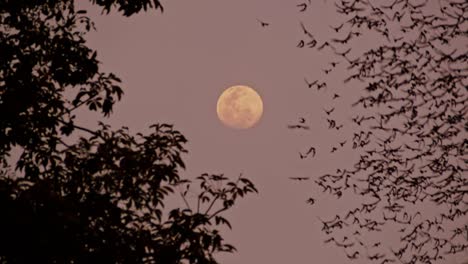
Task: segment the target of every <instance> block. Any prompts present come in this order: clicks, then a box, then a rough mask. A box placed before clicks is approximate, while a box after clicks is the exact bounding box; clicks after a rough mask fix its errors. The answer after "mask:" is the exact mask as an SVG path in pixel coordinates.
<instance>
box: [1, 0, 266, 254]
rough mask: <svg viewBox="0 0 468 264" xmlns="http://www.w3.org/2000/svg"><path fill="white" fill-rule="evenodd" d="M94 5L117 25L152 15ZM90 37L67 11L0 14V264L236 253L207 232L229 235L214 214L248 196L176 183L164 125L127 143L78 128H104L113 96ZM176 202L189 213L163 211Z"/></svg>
mask: <svg viewBox="0 0 468 264" xmlns="http://www.w3.org/2000/svg"><path fill="white" fill-rule="evenodd" d="M92 2H93V3H94V4H97V5H99V6H102V7H103V8H104V11H106V12H110V11H111V9H113V8H116V9H118V11H119V12H122V13H123V14H124V15H125V16H130V15H133V14H135V13H137V12H139V11H140V10H142V9H143V10H147V9H148V8H153V9H158V8H159V9H161V10H162V6H161V5H160V3H159V2H158V1H149V0H139V1H95V0H94V1H92ZM92 28H94V25H93V23H92V21H91V20H90V19H89V17H87V16H86V12H85V11H82V10H75V8H74V1H71V0H62V1H45V0H44V1H17V0H15V1H10V0H7V1H2V2H1V3H0V54H1V55H0V56H1V60H0V113H1V116H2V118H1V119H0V164H1V167H0V208H1V211H2V212H1V217H0V234H1V235H0V262H1V263H217V261H216V260H215V257H214V254H215V253H217V252H223V251H224V252H233V251H234V250H235V248H234V247H233V246H232V245H229V244H226V243H225V242H224V241H223V238H222V237H221V235H220V233H219V230H218V229H217V228H218V226H219V225H227V226H228V227H231V226H230V223H229V221H228V220H227V219H225V218H223V216H222V213H223V212H224V211H225V210H228V209H229V208H231V207H232V206H233V205H234V204H235V202H236V200H237V199H238V198H240V197H243V196H244V195H245V194H248V193H251V192H256V191H257V190H256V189H255V186H254V185H253V184H252V182H250V181H249V180H248V179H246V178H243V177H239V178H238V179H237V180H235V181H230V180H229V179H228V178H226V177H224V176H222V175H209V174H203V175H201V176H199V177H197V178H196V181H197V182H198V183H199V184H196V185H194V184H193V183H192V182H191V181H190V180H187V179H181V178H180V177H179V175H178V171H179V169H180V168H184V163H183V161H182V157H181V155H182V154H183V153H185V152H187V151H186V150H185V148H184V146H183V145H184V143H185V142H186V139H185V138H184V136H183V135H182V134H180V133H179V132H178V131H177V130H174V129H173V127H172V125H167V124H155V125H152V126H150V129H151V132H150V133H148V134H142V133H137V134H135V135H133V134H131V133H130V132H129V130H128V128H125V127H124V128H121V129H117V130H113V129H112V128H111V127H110V126H108V125H106V124H104V123H102V122H100V124H99V127H98V128H96V129H94V128H87V127H83V126H80V125H79V124H78V123H77V121H76V116H75V114H74V113H75V112H76V110H77V109H79V108H84V107H87V108H88V109H89V110H90V111H97V112H100V113H102V115H103V116H104V117H107V116H109V115H110V114H111V113H112V109H113V106H114V104H115V103H116V102H117V101H118V100H120V99H121V97H122V94H123V90H122V88H121V87H120V85H119V83H120V80H119V78H118V77H116V76H115V75H113V74H112V73H104V72H102V71H100V70H99V65H98V64H99V62H98V60H97V54H96V51H93V50H92V49H90V48H88V47H87V46H86V41H85V39H84V36H85V33H86V32H88V31H89V30H91V29H92ZM15 149H16V150H15ZM18 150H19V152H20V154H21V155H20V156H19V158H18V160H13V158H12V157H11V154H12V152H14V151H18ZM197 186H198V187H197ZM195 187H197V188H195ZM176 191H178V193H180V195H181V197H182V199H183V201H184V202H185V204H186V206H187V207H186V208H173V209H165V208H164V201H165V200H166V199H167V198H168V197H169V195H170V194H172V193H175V192H176ZM190 202H192V203H195V204H196V206H193V205H192V206H190ZM192 207H193V208H192Z"/></svg>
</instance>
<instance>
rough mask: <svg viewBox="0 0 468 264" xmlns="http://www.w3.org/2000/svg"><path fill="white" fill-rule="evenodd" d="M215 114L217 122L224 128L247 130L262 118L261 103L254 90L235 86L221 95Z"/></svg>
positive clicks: (243, 86)
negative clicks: (223, 125) (224, 126)
mask: <svg viewBox="0 0 468 264" xmlns="http://www.w3.org/2000/svg"><path fill="white" fill-rule="evenodd" d="M216 112H217V114H218V118H219V120H221V122H222V123H223V124H225V125H226V126H228V127H231V128H236V129H247V128H251V127H253V126H254V125H255V124H256V123H257V122H258V121H259V120H260V118H261V117H262V114H263V101H262V98H261V97H260V95H258V93H257V92H256V91H255V90H254V89H252V88H250V87H248V86H245V85H235V86H232V87H229V88H228V89H226V90H224V92H223V93H222V94H221V96H220V97H219V99H218V103H217V105H216Z"/></svg>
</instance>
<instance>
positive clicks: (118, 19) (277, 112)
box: [79, 0, 455, 264]
mask: <svg viewBox="0 0 468 264" xmlns="http://www.w3.org/2000/svg"><path fill="white" fill-rule="evenodd" d="M80 2H81V1H80ZM314 2H315V1H314ZM331 3H332V2H330V3H328V4H327V3H326V2H325V1H316V3H314V8H313V9H311V10H308V12H304V13H299V12H298V8H297V7H296V4H297V3H296V2H291V1H280V0H258V1H251V0H237V1H219V0H200V1H177V0H175V1H164V2H163V5H164V7H165V12H164V13H163V14H161V13H160V12H159V11H158V12H148V13H144V14H140V15H136V16H134V17H131V18H123V17H122V16H120V15H118V14H115V13H111V14H110V15H107V16H101V15H100V10H98V9H97V8H96V7H92V6H90V5H89V4H84V3H83V4H84V5H83V6H79V7H81V8H86V9H88V11H89V14H90V16H91V17H92V18H93V20H94V21H95V22H96V27H97V32H92V33H90V34H89V35H88V39H89V44H90V46H91V47H93V48H95V49H96V50H97V51H98V58H99V59H100V61H101V62H102V67H103V69H104V70H105V71H111V72H114V73H116V74H117V75H118V76H119V77H121V79H122V80H123V85H124V88H125V90H124V91H125V95H124V97H123V100H122V101H121V102H120V103H118V104H117V105H116V107H115V110H114V114H113V115H112V116H111V118H110V119H109V120H107V122H108V123H110V124H112V125H113V126H114V127H120V126H128V127H129V128H130V129H131V131H133V132H135V133H136V132H138V131H144V130H145V129H147V127H148V126H149V125H150V124H152V123H158V122H167V123H173V124H174V125H175V128H176V129H178V130H180V131H181V132H182V133H183V134H184V135H185V136H186V137H187V138H188V140H189V143H188V144H187V148H188V150H189V154H188V155H187V156H186V157H185V160H186V164H187V170H186V171H184V172H183V173H182V174H183V175H185V176H187V177H196V176H198V175H200V174H201V173H203V172H208V173H224V174H225V175H226V176H228V177H232V178H234V177H237V176H238V175H239V174H240V173H243V175H244V176H246V177H248V178H250V179H251V180H253V182H254V183H255V184H256V186H257V188H258V189H259V194H258V195H252V196H248V197H247V198H245V199H244V200H242V201H240V202H239V203H238V204H237V206H236V207H235V208H234V209H232V210H231V211H230V212H229V213H228V214H227V216H228V219H229V220H231V224H232V225H233V230H232V231H229V230H226V231H225V232H224V235H223V237H224V238H225V239H226V240H227V242H229V243H231V244H234V245H235V246H236V247H237V249H238V252H237V253H235V254H228V255H223V256H221V257H220V261H221V263H226V264H240V263H243V264H249V263H252V264H257V263H271V264H282V263H320V264H322V263H325V264H326V263H330V264H334V263H337V264H340V263H349V262H348V259H347V258H346V256H345V254H344V252H343V250H342V249H341V248H336V247H334V246H332V245H325V244H324V243H323V240H324V238H325V236H324V234H323V233H322V232H321V231H320V229H321V224H320V223H319V221H318V219H317V216H319V217H322V218H324V219H326V218H329V217H331V216H334V215H335V214H336V213H340V212H341V211H342V210H340V208H341V209H344V208H346V207H348V206H350V205H353V204H356V203H357V202H359V201H349V200H347V201H336V200H334V199H333V198H328V197H326V196H324V195H322V194H321V191H320V189H318V188H317V187H316V186H315V185H314V184H313V182H312V181H310V182H300V183H298V182H292V181H291V180H289V179H288V177H303V176H309V177H311V178H314V177H317V176H320V175H322V174H324V173H327V172H330V171H332V172H334V171H335V170H336V169H337V168H346V167H349V166H351V165H352V164H353V163H354V161H355V160H356V158H357V157H356V155H355V154H353V153H354V152H353V151H352V149H351V147H350V146H349V145H348V146H347V147H345V148H344V149H342V150H340V151H339V152H337V153H333V154H330V149H331V148H332V146H335V145H337V144H338V143H337V142H338V141H343V140H346V139H349V135H350V134H351V135H352V131H353V128H354V127H353V126H352V124H351V122H350V119H351V117H353V116H354V115H355V114H356V113H355V112H353V111H354V110H352V109H351V107H350V104H351V102H354V100H355V99H356V98H357V97H359V94H357V93H356V91H353V90H352V89H351V88H352V87H350V86H346V87H345V85H344V84H343V82H342V78H343V77H344V76H345V75H344V70H343V68H340V67H338V69H337V71H336V73H335V75H333V76H334V77H333V76H330V77H329V78H328V79H327V80H326V81H327V82H328V86H329V87H328V89H327V90H320V91H316V90H314V89H307V86H306V84H305V82H304V78H307V79H308V80H314V78H319V77H320V76H322V75H323V72H322V68H325V67H326V66H324V65H326V63H328V62H330V61H332V60H333V57H332V56H331V54H330V53H327V52H323V53H319V52H317V50H316V49H299V48H296V44H297V43H298V42H299V40H300V39H301V38H302V36H303V35H302V32H301V28H300V26H299V21H303V22H304V24H305V25H306V26H307V27H308V28H309V29H310V31H311V32H313V33H314V34H315V36H316V37H317V39H325V38H327V37H329V36H330V34H331V33H332V31H333V30H332V29H331V28H330V27H329V26H328V25H336V24H338V22H339V20H338V18H337V17H336V15H335V14H334V13H333V11H334V7H333V5H332V4H331ZM257 18H258V19H261V20H264V21H266V22H269V23H270V26H268V27H265V28H262V27H261V26H260V24H259V22H258V21H257V20H256V19H257ZM374 37H375V36H372V35H371V36H368V37H367V39H366V38H363V40H362V41H361V42H359V43H355V46H356V49H355V50H356V51H359V50H362V49H364V48H365V47H366V45H371V44H375V43H376V42H375V41H379V40H378V39H375V38H374ZM343 66H344V65H343ZM337 77H339V78H337ZM340 78H341V79H340ZM236 84H245V85H249V86H251V87H252V88H254V89H256V90H257V92H258V93H259V94H260V95H261V97H262V98H263V102H264V115H263V118H262V119H261V121H260V123H259V124H258V125H257V126H255V127H254V128H252V129H248V130H242V131H239V130H233V129H230V128H228V127H225V126H223V125H222V124H221V122H220V121H219V120H218V119H217V117H216V100H217V98H218V96H219V95H220V93H221V92H222V91H223V90H224V89H226V88H228V87H229V86H232V85H236ZM334 93H339V94H340V95H341V97H340V98H339V99H337V100H335V101H333V100H332V96H333V94H334ZM331 107H335V108H336V109H335V112H334V114H335V117H336V118H337V120H341V121H342V122H343V123H345V125H346V124H348V125H346V126H345V128H344V129H342V130H340V131H337V130H334V131H330V130H328V128H327V122H326V115H325V113H324V111H323V109H324V108H325V109H330V108H331ZM299 117H305V118H306V119H307V122H308V124H309V125H310V126H311V130H309V131H307V132H300V131H291V130H288V129H287V128H286V126H287V124H291V123H295V122H296V121H297V120H298V118H299ZM94 120H95V119H94V116H90V115H89V114H88V115H87V116H86V118H84V119H82V120H81V122H82V123H86V124H88V125H90V126H92V125H95V124H96V123H95V121H94ZM309 146H315V147H316V148H317V156H316V158H314V159H307V160H301V159H299V151H302V152H303V151H306V150H307V149H308V147H309ZM310 196H312V197H314V198H315V199H316V200H317V204H316V205H314V206H310V205H307V204H306V203H305V200H306V199H307V198H308V197H310ZM176 204H177V203H176ZM179 206H183V204H182V202H180V204H179ZM381 236H382V237H380V238H377V239H381V240H395V241H397V240H396V238H395V237H394V236H392V235H391V233H389V232H384V233H382V234H381ZM448 260H450V259H448ZM362 261H365V259H362ZM450 261H455V260H453V259H452V260H450ZM362 263H365V262H362ZM447 263H451V262H447Z"/></svg>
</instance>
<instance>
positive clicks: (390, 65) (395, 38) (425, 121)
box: [289, 0, 468, 264]
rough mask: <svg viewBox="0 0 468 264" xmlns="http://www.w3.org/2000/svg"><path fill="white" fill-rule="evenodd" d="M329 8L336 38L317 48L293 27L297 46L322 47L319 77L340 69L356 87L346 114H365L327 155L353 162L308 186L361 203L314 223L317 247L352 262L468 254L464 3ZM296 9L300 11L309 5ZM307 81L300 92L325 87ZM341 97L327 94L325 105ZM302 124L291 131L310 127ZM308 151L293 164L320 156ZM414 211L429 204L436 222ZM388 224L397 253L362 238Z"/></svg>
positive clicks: (402, 0)
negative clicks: (368, 41) (362, 44)
mask: <svg viewBox="0 0 468 264" xmlns="http://www.w3.org/2000/svg"><path fill="white" fill-rule="evenodd" d="M334 5H335V7H336V11H337V13H338V14H339V16H340V17H342V18H343V22H342V23H341V24H339V25H333V26H331V29H332V32H333V34H336V37H333V38H331V39H329V40H326V41H318V40H317V39H316V38H315V37H314V36H313V35H312V33H311V32H310V31H308V30H307V29H306V27H305V25H304V24H303V23H302V22H301V23H300V26H301V28H302V30H303V33H304V34H305V35H306V37H307V40H304V41H303V43H302V44H301V45H298V47H299V48H302V47H307V43H308V42H307V41H311V40H314V41H315V43H314V45H309V47H310V48H315V49H317V50H318V51H320V52H322V51H325V49H330V51H331V52H332V54H334V56H333V58H332V59H333V61H332V62H331V63H330V66H329V67H327V68H325V69H324V70H323V72H324V74H326V75H327V74H331V73H332V72H333V69H334V68H335V66H336V65H338V64H341V65H344V67H347V69H348V76H346V77H345V78H344V79H343V81H344V82H345V83H348V82H354V83H357V84H358V85H359V84H360V85H361V87H362V90H359V92H362V96H361V97H360V98H359V99H358V101H356V102H355V104H353V106H356V107H361V108H362V109H363V110H362V111H361V112H360V115H357V116H354V117H353V118H352V120H351V121H352V122H353V123H354V125H355V126H356V127H358V131H357V132H355V133H354V134H353V135H352V136H351V137H350V138H348V139H347V140H345V141H343V142H341V143H340V144H339V145H336V146H334V147H333V148H332V152H335V151H339V150H340V146H341V147H343V145H344V144H345V143H346V142H349V143H348V144H349V145H350V146H352V148H353V149H355V151H358V153H359V155H360V156H359V159H358V161H357V162H356V164H354V166H353V167H352V168H350V169H337V172H336V173H334V174H326V175H323V176H321V177H318V178H317V179H314V182H315V183H316V184H317V186H318V187H319V188H321V189H322V191H323V192H324V193H326V194H330V195H334V196H336V198H342V197H344V196H348V197H350V196H353V195H354V196H358V197H359V199H360V200H362V201H365V202H363V203H362V205H361V206H358V207H356V208H351V209H350V210H348V211H345V212H343V213H342V214H337V215H336V216H334V217H333V218H332V219H331V220H320V221H321V223H322V230H323V231H324V232H325V234H326V235H327V236H328V239H326V240H325V242H326V243H331V244H334V245H335V246H337V247H340V248H343V250H344V251H345V254H346V256H347V257H348V258H349V259H350V260H355V261H356V262H355V263H363V262H362V259H367V261H368V262H369V263H380V264H384V263H405V264H419V263H421V264H422V263H424V264H428V263H430V264H436V263H446V262H444V261H446V260H445V257H446V256H447V255H449V254H459V253H462V254H463V252H464V253H465V254H466V252H468V215H467V213H468V172H467V163H468V155H467V154H468V133H467V132H468V120H467V111H468V104H467V99H468V1H466V0H438V1H435V0H434V1H432V0H430V1H429V0H389V1H373V0H337V1H336V2H335V3H334ZM300 7H301V9H300V12H301V13H302V12H306V11H308V9H312V8H313V5H312V4H311V3H305V4H304V5H301V6H300ZM369 31H374V32H375V33H377V34H379V35H381V36H382V38H384V39H385V40H386V43H385V44H384V45H377V46H375V47H374V48H372V49H369V50H367V51H365V52H364V53H363V54H355V53H353V41H354V40H355V39H357V38H359V37H360V36H362V35H364V34H368V33H369ZM456 43H458V44H456ZM460 43H461V44H460ZM305 81H306V88H314V87H315V88H316V89H317V90H320V89H321V88H322V87H327V85H326V83H325V82H322V81H319V80H314V81H313V82H310V81H308V80H307V79H306V80H305ZM319 85H320V86H319ZM339 97H340V96H339V94H337V93H335V94H334V95H333V98H332V101H333V100H335V99H338V100H339ZM335 107H338V105H336V106H333V105H332V106H330V107H328V108H327V109H324V111H325V113H324V116H325V117H326V121H327V122H326V123H325V124H324V125H325V126H327V127H328V128H329V129H336V127H338V124H337V123H338V120H335V119H333V118H332V115H333V111H334V110H335ZM301 121H302V122H300V123H299V124H295V125H290V126H289V128H290V129H306V130H307V129H309V127H308V125H307V123H306V122H305V120H304V119H301ZM342 143H343V144H342ZM307 147H308V148H309V146H307ZM309 149H310V150H311V149H313V151H309V152H306V153H300V158H301V159H306V158H308V157H313V156H315V155H316V154H317V155H319V153H316V151H315V148H313V147H310V148H309ZM301 179H309V178H308V177H306V178H301ZM297 180H299V179H297ZM348 199H349V198H348ZM356 199H358V198H356ZM311 204H313V203H311ZM418 205H429V206H436V207H437V212H436V213H437V214H436V216H434V212H429V213H428V212H425V211H423V210H421V211H415V210H412V209H411V207H413V206H418ZM386 225H397V226H398V231H399V233H400V243H399V244H398V245H388V244H387V243H386V241H379V242H377V243H376V242H375V241H374V242H372V243H370V242H366V240H365V239H363V238H364V237H365V234H366V233H373V232H381V231H382V230H383V228H384V227H385V226H386ZM343 234H345V235H344V236H343Z"/></svg>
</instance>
